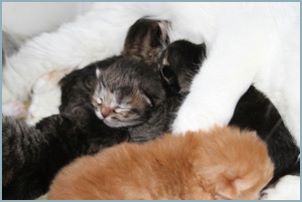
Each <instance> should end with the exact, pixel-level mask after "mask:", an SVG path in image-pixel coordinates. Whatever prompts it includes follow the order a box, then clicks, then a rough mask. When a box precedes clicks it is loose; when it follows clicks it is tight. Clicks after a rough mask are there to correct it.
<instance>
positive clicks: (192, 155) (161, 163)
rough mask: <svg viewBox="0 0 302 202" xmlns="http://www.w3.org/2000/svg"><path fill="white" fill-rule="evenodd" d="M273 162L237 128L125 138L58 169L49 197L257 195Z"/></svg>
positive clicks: (259, 143)
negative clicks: (140, 139) (141, 139)
mask: <svg viewBox="0 0 302 202" xmlns="http://www.w3.org/2000/svg"><path fill="white" fill-rule="evenodd" d="M272 174H273V164H272V162H271V160H270V158H269V156H268V152H267V148H266V145H265V144H264V143H263V142H262V141H261V140H260V139H259V138H258V137H257V136H256V135H255V134H254V133H253V132H247V131H240V130H239V129H237V128H230V127H225V128H214V129H213V130H211V131H209V132H188V133H187V134H186V135H184V136H172V135H170V134H166V135H164V136H163V137H161V138H159V139H156V140H154V141H150V142H146V143H144V144H133V143H132V144H131V143H123V144H120V145H117V146H114V147H111V148H108V149H106V150H104V151H102V152H100V153H98V154H96V155H95V156H85V157H81V158H79V159H77V160H76V161H75V162H73V163H71V164H70V165H69V166H67V167H65V168H64V169H62V171H61V172H60V173H59V174H58V175H57V176H56V178H55V180H54V181H53V184H52V186H51V188H50V192H49V195H48V198H49V199H187V200H188V199H257V198H258V197H259V193H260V191H261V189H262V188H263V187H264V186H265V185H266V184H267V183H268V182H269V181H270V179H271V178H272Z"/></svg>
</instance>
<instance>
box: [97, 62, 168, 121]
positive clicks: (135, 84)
mask: <svg viewBox="0 0 302 202" xmlns="http://www.w3.org/2000/svg"><path fill="white" fill-rule="evenodd" d="M144 65H145V64H141V63H136V62H133V61H132V60H126V59H121V60H118V61H117V62H115V63H114V64H113V65H111V66H110V67H109V68H97V69H96V77H97V85H96V88H95V91H94V94H93V96H92V104H93V106H94V109H95V113H96V115H97V116H98V118H100V119H101V120H103V121H104V123H105V124H106V125H108V126H110V127H127V126H135V125H139V124H141V123H143V122H145V121H146V120H147V119H148V117H149V115H150V111H151V110H152V109H153V108H154V107H156V106H157V105H158V104H159V103H161V102H162V101H163V100H164V96H165V92H164V90H163V89H162V87H161V82H160V78H159V76H158V75H157V74H156V73H155V72H153V71H151V70H152V68H145V70H144V67H145V66H144ZM153 69H154V68H153Z"/></svg>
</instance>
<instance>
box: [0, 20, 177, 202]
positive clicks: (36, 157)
mask: <svg viewBox="0 0 302 202" xmlns="http://www.w3.org/2000/svg"><path fill="white" fill-rule="evenodd" d="M155 22H156V24H158V23H159V22H160V21H152V20H150V19H147V20H146V21H144V20H139V21H137V22H136V26H134V27H131V28H130V30H129V33H133V32H134V33H136V34H128V35H127V39H126V42H125V50H124V52H123V55H121V56H116V57H112V58H109V59H105V60H103V61H100V62H97V63H94V64H91V65H89V66H87V67H85V68H83V69H81V70H77V71H74V72H72V73H71V74H69V75H68V76H66V77H65V78H64V79H63V80H62V81H61V85H62V105H61V106H60V111H61V113H60V114H59V115H54V116H50V117H47V118H45V119H43V120H42V121H40V122H39V123H38V124H37V125H36V126H35V127H29V126H27V125H26V124H25V123H24V122H23V121H18V120H14V119H10V118H4V120H3V129H2V132H3V143H2V145H3V168H4V169H3V182H2V185H3V199H34V198H36V197H38V196H40V195H41V194H43V193H45V192H46V191H47V190H48V187H49V184H50V182H51V180H52V179H53V177H54V175H55V174H56V173H57V171H58V170H59V169H60V168H62V167H63V166H64V165H66V164H68V163H69V162H70V161H71V160H73V159H74V158H76V157H78V156H81V155H84V154H92V153H95V152H97V151H99V150H100V149H103V148H105V147H108V146H111V145H113V144H118V143H120V142H122V141H127V140H128V141H137V142H140V141H146V140H148V139H152V138H155V137H156V136H158V135H160V134H161V133H162V132H164V131H167V130H168V126H169V123H170V120H171V117H172V116H173V113H172V112H174V111H175V107H176V106H177V105H176V104H174V103H176V102H175V101H174V100H172V99H171V100H169V99H167V100H166V99H165V97H166V95H165V90H164V88H163V87H162V85H161V79H160V77H159V74H158V73H157V72H156V69H157V66H156V65H155V64H153V63H149V62H150V61H152V60H154V58H155V57H158V55H159V54H160V51H154V52H152V54H147V55H143V56H144V57H146V60H147V59H148V57H150V58H151V59H148V63H145V62H144V60H142V59H141V57H140V52H141V51H142V50H140V49H136V48H131V40H130V38H135V37H140V40H141V42H142V43H144V44H145V46H144V47H146V48H147V49H148V48H149V47H152V48H156V49H158V50H159V49H160V48H163V47H164V46H165V43H166V42H167V41H168V40H167V38H166V37H167V36H165V37H163V33H164V31H160V32H159V31H158V30H159V28H160V29H163V26H162V25H159V24H158V26H154V23H155ZM146 23H147V24H149V25H150V26H147V28H148V27H149V29H147V30H148V31H147V32H145V29H143V30H141V31H143V32H144V34H140V33H141V32H140V31H137V32H135V30H134V31H133V29H141V28H142V27H144V28H146ZM140 24H141V25H143V26H142V27H141V26H138V25H140ZM154 29H155V31H154ZM131 30H132V31H131ZM150 33H156V34H150ZM150 36H152V37H155V38H157V37H158V38H160V39H161V40H163V39H165V40H164V41H162V42H161V40H159V41H160V42H161V43H155V46H154V43H153V42H154V40H153V39H152V40H151V38H150ZM134 41H135V40H134ZM148 41H149V42H150V46H148V45H147V44H148V43H149V42H148ZM135 44H136V42H134V44H133V46H135ZM127 49H129V50H130V49H131V50H132V51H127ZM130 52H131V53H130ZM131 54H132V57H130V55H131ZM136 55H137V56H139V57H136ZM97 70H98V71H97ZM97 72H99V73H100V74H99V75H97ZM105 75H106V76H105ZM101 85H102V87H105V88H100V87H101ZM97 89H98V90H97ZM99 90H101V91H99ZM98 92H99V93H100V94H98ZM104 93H105V94H106V95H108V99H109V98H110V99H111V98H112V99H114V101H115V102H114V103H115V104H116V106H107V108H106V109H105V108H104V109H103V108H102V107H101V106H100V105H99V99H102V100H104V103H105V101H107V100H106V99H107V98H106V99H105V98H103V97H101V95H103V94H104ZM93 95H94V96H93ZM96 95H98V97H97V99H95V98H96ZM110 95H113V97H112V96H110ZM176 100H177V99H176ZM92 103H94V105H93V104H92ZM96 103H97V105H96ZM108 107H110V108H108ZM95 110H96V111H99V110H101V112H102V113H103V115H102V116H107V118H106V120H105V119H104V122H103V121H102V120H101V119H99V118H98V117H97V116H96V114H95ZM106 110H107V111H106ZM108 110H109V111H108ZM109 112H110V113H109ZM106 113H108V114H107V115H105V114H106ZM109 114H110V115H109ZM109 118H110V119H111V121H108V119H109ZM104 123H105V124H104ZM111 123H113V124H111ZM114 123H115V124H117V123H118V125H116V127H119V128H112V127H109V126H115V124H114ZM106 124H107V125H109V126H107V125H106Z"/></svg>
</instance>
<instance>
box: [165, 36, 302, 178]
mask: <svg viewBox="0 0 302 202" xmlns="http://www.w3.org/2000/svg"><path fill="white" fill-rule="evenodd" d="M205 50H206V49H205V45H204V44H201V45H196V44H193V43H191V42H188V41H185V40H180V41H176V42H174V43H172V44H170V45H169V46H168V48H167V49H166V50H165V52H164V53H163V57H162V61H161V64H162V65H161V67H160V72H161V75H162V78H163V80H164V82H165V83H166V86H168V87H169V90H170V91H172V92H174V93H183V94H186V93H188V92H189V87H190V83H191V81H192V78H193V76H194V75H195V74H196V73H197V71H198V70H199V67H200V64H201V62H202V61H203V58H204V57H205V55H206V52H205ZM229 125H234V126H239V127H240V128H248V129H251V130H255V131H257V134H258V135H259V136H260V137H261V138H262V139H263V140H264V141H265V142H266V143H267V145H268V149H269V154H270V157H271V158H272V160H273V162H274V164H275V171H274V178H273V179H272V181H271V182H270V184H272V183H274V182H276V181H277V180H278V179H279V178H280V177H282V176H284V175H286V174H300V160H298V161H297V159H298V156H299V154H300V150H299V148H298V147H297V145H296V144H295V142H294V139H293V137H292V136H291V134H290V132H289V131H288V129H287V128H286V126H285V125H284V123H283V121H282V119H281V116H280V114H279V113H278V110H277V109H276V108H275V106H274V105H273V104H272V103H271V102H270V100H269V99H268V98H266V97H265V95H263V94H262V93H261V92H260V91H258V90H257V89H256V88H255V87H254V86H251V87H250V88H249V89H248V90H247V91H246V92H245V93H244V95H243V96H242V97H241V98H240V100H239V101H238V103H237V106H236V108H235V111H234V114H233V117H232V119H231V121H230V122H229ZM255 163H256V162H255Z"/></svg>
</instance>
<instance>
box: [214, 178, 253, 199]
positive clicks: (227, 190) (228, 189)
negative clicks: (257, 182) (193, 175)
mask: <svg viewBox="0 0 302 202" xmlns="http://www.w3.org/2000/svg"><path fill="white" fill-rule="evenodd" d="M253 183H254V182H253V180H243V179H241V178H235V179H234V180H231V181H221V182H220V183H218V185H217V187H216V194H217V195H218V197H219V198H224V199H236V197H237V196H238V195H239V194H240V193H241V192H242V191H244V190H247V189H248V188H250V187H251V186H252V185H253Z"/></svg>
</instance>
